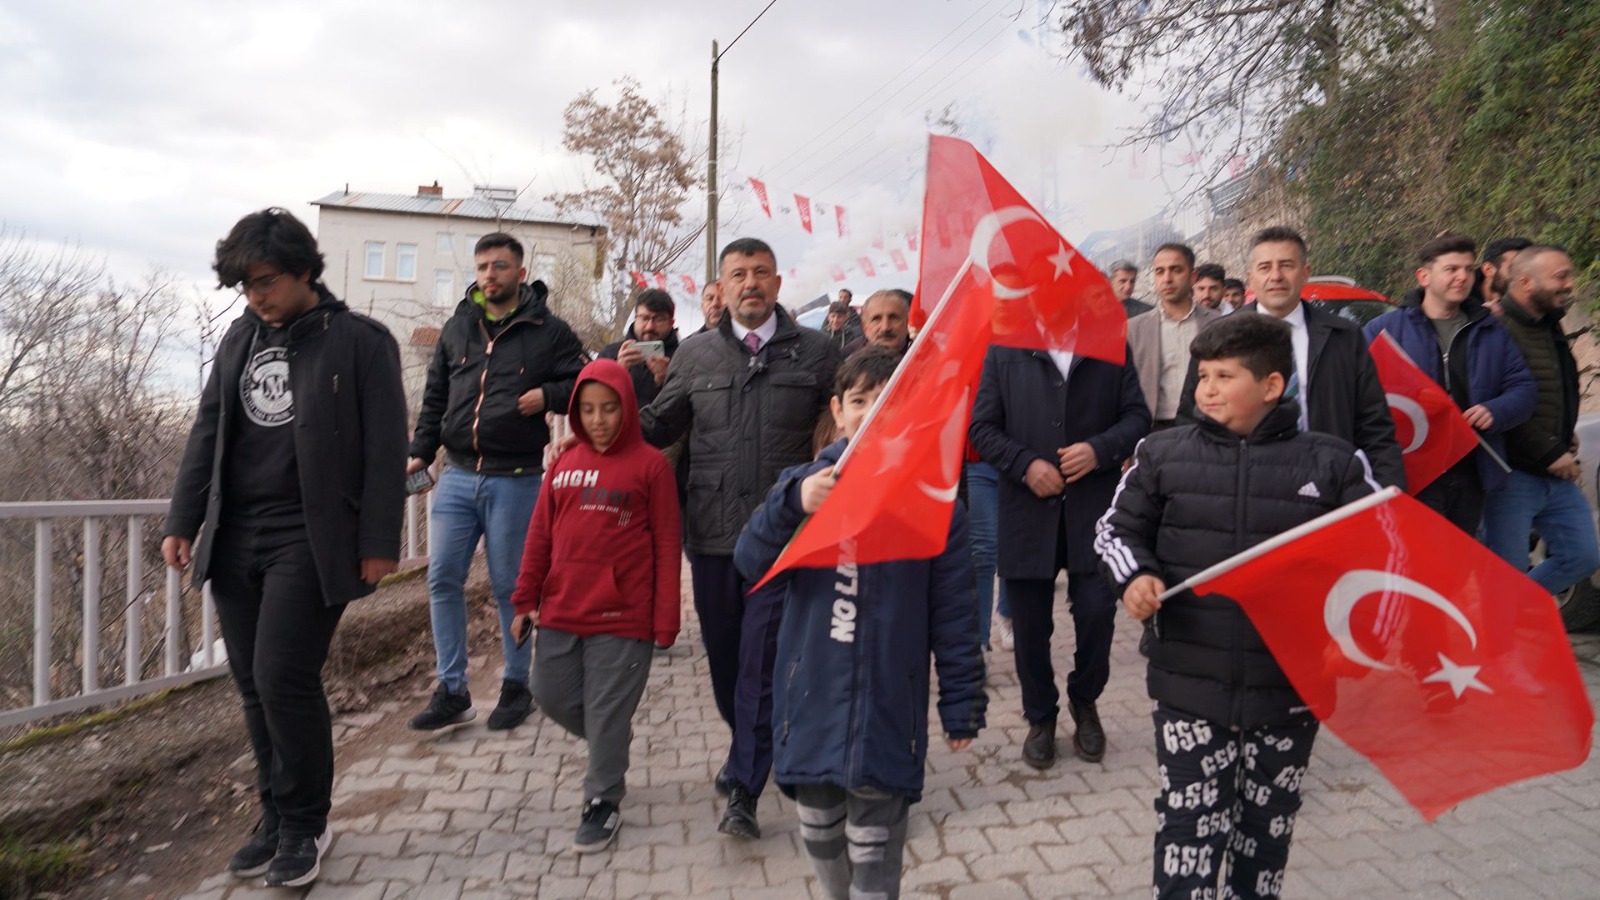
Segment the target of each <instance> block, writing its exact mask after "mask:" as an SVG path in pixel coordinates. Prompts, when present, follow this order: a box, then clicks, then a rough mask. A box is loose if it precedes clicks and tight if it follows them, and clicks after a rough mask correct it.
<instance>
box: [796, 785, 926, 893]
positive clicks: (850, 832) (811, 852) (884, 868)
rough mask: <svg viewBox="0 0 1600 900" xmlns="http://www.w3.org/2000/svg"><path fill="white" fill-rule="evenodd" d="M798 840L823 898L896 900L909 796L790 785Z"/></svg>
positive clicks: (871, 790)
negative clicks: (795, 808)
mask: <svg viewBox="0 0 1600 900" xmlns="http://www.w3.org/2000/svg"><path fill="white" fill-rule="evenodd" d="M794 795H795V796H794V799H795V803H796V805H797V806H798V808H799V812H800V839H801V841H802V842H803V843H804V844H805V847H806V855H807V856H809V857H811V864H812V866H814V867H815V868H816V870H817V879H818V880H819V881H820V882H821V883H822V892H823V893H824V894H826V895H827V896H828V898H829V900H896V898H898V897H899V896H900V866H901V858H902V857H903V856H904V853H905V849H906V814H907V813H908V812H909V811H910V809H911V800H910V798H908V797H904V796H901V795H898V794H886V793H884V792H882V791H879V790H874V789H873V788H867V787H862V788H855V789H853V790H845V789H844V788H842V787H839V786H838V785H832V784H802V785H796V786H795V789H794Z"/></svg>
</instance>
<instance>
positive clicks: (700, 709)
mask: <svg viewBox="0 0 1600 900" xmlns="http://www.w3.org/2000/svg"><path fill="white" fill-rule="evenodd" d="M684 622H685V629H684V634H683V635H682V637H681V639H680V642H679V644H678V646H677V647H675V648H674V649H673V650H671V651H669V652H667V653H658V654H657V656H656V659H655V665H654V669H653V670H652V672H651V676H650V686H649V689H648V691H647V692H646V693H645V696H644V700H643V702H642V703H641V704H640V710H639V714H638V716H637V718H636V720H635V728H636V736H635V739H634V746H633V769H632V771H630V772H629V777H628V781H629V793H628V797H627V799H626V800H625V801H624V803H623V813H622V815H623V820H624V823H625V825H624V827H623V829H622V831H621V833H620V835H619V838H618V842H617V844H616V845H615V847H614V849H612V850H610V851H608V852H604V853H599V854H595V855H591V856H585V857H579V856H577V855H575V854H574V853H573V852H572V851H571V849H570V844H571V841H572V833H573V831H574V829H575V828H576V827H577V822H578V806H579V803H580V802H581V790H582V788H581V785H582V780H583V771H584V760H585V756H584V751H583V747H582V746H581V744H579V743H578V742H577V741H575V740H574V739H572V738H570V737H568V736H567V735H566V733H565V732H563V731H562V730H561V729H560V728H559V727H557V726H556V725H554V724H553V723H551V722H549V721H548V720H546V719H544V718H543V717H542V716H539V715H537V714H535V716H534V717H533V718H532V719H530V720H529V722H528V723H527V724H526V725H523V726H522V727H520V728H518V729H516V730H514V731H512V732H509V733H490V732H488V731H485V730H484V728H483V725H482V722H483V716H482V715H480V716H479V719H478V720H477V722H475V723H473V724H472V725H471V726H468V727H466V728H464V729H462V730H458V731H456V732H455V733H453V734H449V735H445V736H440V737H432V736H427V737H420V738H416V739H411V738H410V737H409V736H408V737H407V738H405V739H403V740H401V741H400V742H397V743H395V744H393V745H392V746H389V747H387V748H386V749H384V750H383V751H382V752H381V754H378V755H373V756H370V757H367V758H363V759H358V760H356V761H354V762H346V763H345V764H344V765H343V768H342V771H341V772H340V774H339V778H338V782H337V785H336V789H335V794H334V818H333V821H332V827H333V829H334V833H335V839H334V843H333V847H332V849H331V850H330V851H329V854H328V856H327V857H326V859H325V860H324V863H323V869H322V877H321V879H320V880H319V882H318V883H317V884H316V885H315V886H313V887H312V888H310V889H309V890H306V891H285V890H274V889H268V888H264V887H260V886H259V883H257V884H254V885H252V884H246V883H244V882H239V881H236V880H233V879H231V878H229V877H228V876H227V875H225V874H219V875H216V876H213V877H210V878H207V879H205V880H204V881H203V882H202V883H201V884H199V885H197V886H196V890H195V892H194V893H191V894H188V895H187V896H186V897H185V898H184V900H223V898H226V900H283V898H288V897H306V898H309V900H488V898H513V897H540V898H575V897H607V898H609V897H619V898H636V897H650V898H673V897H693V898H696V900H719V898H738V900H761V898H806V897H820V896H821V894H820V893H818V890H817V887H816V883H815V879H814V878H813V877H812V876H811V872H810V866H809V864H808V863H807V861H806V859H805V857H804V855H803V853H802V851H801V849H800V842H799V836H798V834H797V827H796V823H795V820H794V807H793V805H792V804H791V803H789V802H788V801H787V800H785V799H783V798H782V797H781V795H779V794H778V792H777V791H776V790H775V789H772V788H769V789H768V791H767V793H766V794H765V795H764V796H763V797H762V798H761V807H760V812H761V823H762V830H763V833H764V835H763V837H762V839H761V840H759V841H753V842H743V841H736V840H733V839H730V838H726V837H723V836H722V835H719V834H717V832H716V823H717V818H718V814H719V812H720V807H719V804H718V803H717V802H716V797H715V795H714V794H713V793H712V789H711V778H712V775H713V774H714V773H715V772H716V770H717V768H718V766H719V765H720V764H721V761H722V758H723V754H724V752H725V751H726V748H727V740H728V738H727V729H726V727H725V726H724V725H723V724H722V722H721V720H720V719H719V718H718V717H717V713H716V710H715V709H714V707H713V705H712V701H711V693H710V690H709V684H710V682H709V680H708V677H707V675H706V666H705V659H704V656H703V654H702V652H701V648H700V646H699V643H698V642H699V633H698V628H697V627H696V625H695V622H694V615H693V612H692V610H691V609H690V607H689V606H688V604H687V603H685V615H684ZM1056 628H1057V635H1058V639H1057V649H1056V666H1057V670H1058V673H1060V674H1062V675H1063V676H1064V673H1065V671H1066V669H1067V665H1068V663H1069V662H1070V655H1069V654H1068V653H1067V652H1065V649H1064V648H1065V647H1067V646H1068V644H1067V642H1066V641H1065V640H1063V639H1062V638H1063V637H1065V636H1070V634H1071V630H1072V624H1071V619H1070V618H1069V617H1068V616H1067V615H1066V614H1065V610H1064V608H1063V609H1061V610H1060V612H1059V615H1058V618H1057V625H1056ZM1137 634H1138V629H1137V625H1136V623H1134V622H1133V621H1132V620H1130V619H1128V618H1126V617H1120V620H1119V624H1118V631H1117V639H1116V644H1115V647H1114V649H1113V653H1112V676H1111V684H1110V687H1109V688H1108V689H1107V691H1106V694H1105V696H1104V697H1103V698H1102V699H1101V703H1100V711H1101V717H1102V718H1103V720H1104V723H1105V727H1106V731H1107V737H1108V742H1109V750H1108V752H1107V754H1106V758H1105V761H1104V762H1103V763H1099V764H1088V763H1084V762H1082V761H1080V760H1077V759H1076V758H1073V757H1071V756H1070V745H1067V746H1066V750H1067V751H1068V753H1067V755H1064V756H1063V758H1062V760H1061V762H1059V763H1058V764H1057V765H1056V767H1055V768H1054V769H1052V770H1050V771H1048V772H1044V773H1038V772H1034V771H1033V770H1031V769H1029V768H1028V767H1027V766H1025V765H1023V763H1022V762H1021V759H1020V752H1021V745H1022V739H1023V736H1024V735H1025V734H1026V730H1027V729H1026V726H1025V724H1024V722H1023V720H1022V716H1021V712H1020V700H1019V697H1018V689H1017V684H1016V677H1015V669H1014V666H1013V664H1012V662H1011V660H1010V658H1009V654H1006V653H1003V652H998V651H997V652H996V653H994V654H993V655H991V657H990V660H991V670H992V671H991V672H990V676H989V683H990V686H991V701H990V714H989V722H990V727H989V728H988V729H987V730H986V731H984V733H983V734H982V735H980V736H979V738H978V740H977V741H976V742H975V743H974V745H973V748H972V749H971V750H968V751H965V752H962V753H952V752H951V751H950V750H949V749H948V748H947V747H945V746H944V744H943V742H942V741H938V740H935V741H934V744H933V746H934V749H933V751H932V753H931V754H930V759H929V772H928V781H927V793H926V796H925V797H924V799H923V801H922V803H920V804H918V805H916V806H914V807H912V814H911V823H910V839H909V846H908V848H907V853H906V866H907V868H906V873H905V879H904V891H903V896H905V897H907V898H934V897H938V898H947V900H978V898H983V900H988V898H1021V897H1031V898H1057V897H1107V896H1109V897H1129V898H1143V897H1148V896H1149V887H1148V885H1149V878H1150V872H1151V861H1150V855H1151V835H1152V831H1153V829H1154V824H1155V823H1154V819H1155V815H1154V813H1153V812H1152V809H1151V801H1152V797H1153V792H1154V790H1155V784H1156V775H1155V753H1154V748H1153V743H1154V737H1153V735H1152V731H1151V723H1150V716H1149V701H1148V700H1147V699H1146V698H1145V694H1144V682H1143V673H1144V669H1143V664H1142V663H1143V661H1142V660H1141V659H1140V657H1139V656H1138V652H1137V649H1136V646H1135V642H1136V638H1137ZM1574 647H1575V649H1576V650H1577V653H1578V657H1579V662H1580V666H1581V668H1582V670H1583V676H1584V681H1585V683H1586V684H1587V685H1588V687H1589V690H1590V694H1591V697H1593V696H1595V695H1596V685H1597V682H1600V636H1579V637H1576V638H1575V639H1574ZM491 668H493V667H490V666H486V665H483V664H482V663H480V662H478V661H474V665H473V670H474V671H475V672H483V671H486V670H489V669H491ZM479 687H480V689H483V693H482V694H481V695H480V696H487V697H493V696H494V693H493V686H491V685H489V684H487V683H485V684H484V685H480V686H479ZM381 712H382V713H383V714H384V715H390V716H396V717H400V716H404V715H406V714H407V713H408V712H409V710H407V709H402V708H401V704H399V703H398V702H397V703H391V704H389V705H388V706H386V707H384V708H383V709H382V710H381ZM368 715H370V714H368ZM933 721H935V722H937V717H935V718H934V719H933ZM1483 725H1484V728H1486V729H1488V728H1506V727H1516V723H1514V722H1485V723H1483ZM1063 730H1064V732H1065V733H1064V734H1063V743H1064V744H1065V743H1066V738H1067V737H1068V736H1069V734H1070V732H1067V731H1066V728H1065V727H1064V729H1063ZM936 737H937V736H936ZM222 864H223V860H221V859H219V860H218V868H219V870H220V868H221V866H222ZM1284 895H1285V896H1287V897H1377V898H1384V897H1396V898H1398V897H1404V898H1408V900H1428V898H1459V897H1466V898H1497V900H1499V898H1516V897H1530V898H1533V897H1538V898H1550V897H1570V898H1581V897H1590V898H1592V897H1600V762H1596V761H1595V759H1593V758H1591V759H1590V761H1589V762H1588V763H1586V764H1585V765H1584V766H1583V767H1582V768H1579V769H1576V770H1573V771H1571V772H1567V773H1563V774H1560V775H1555V776H1550V777H1545V778H1541V779H1538V780H1535V781H1530V782H1525V783H1523V784H1520V785H1515V786H1513V787H1510V788H1507V789H1504V790H1501V791H1498V792H1496V793H1494V794H1491V795H1489V796H1487V797H1481V798H1478V799H1476V800H1473V801H1471V802H1468V803H1466V804H1463V805H1462V806H1461V807H1459V808H1457V809H1455V810H1452V811H1451V812H1449V813H1446V814H1445V815H1444V816H1443V817H1441V818H1440V819H1439V820H1438V821H1436V822H1434V823H1433V824H1427V823H1424V822H1423V821H1422V819H1421V818H1420V817H1419V816H1418V815H1417V814H1416V813H1415V812H1414V811H1412V810H1411V809H1410V807H1408V806H1406V805H1405V804H1404V803H1403V801H1401V800H1400V798H1399V796H1398V794H1397V793H1396V792H1395V791H1394V790H1393V789H1392V788H1390V787H1389V785H1388V784H1387V783H1386V782H1384V781H1383V780H1382V779H1381V778H1380V777H1379V776H1378V775H1377V773H1376V772H1375V770H1374V769H1373V768H1372V767H1371V766H1370V765H1369V764H1367V763H1366V762H1365V761H1364V760H1362V759H1361V758H1360V757H1358V756H1357V755H1356V754H1354V753H1353V752H1351V751H1350V750H1349V749H1348V748H1347V747H1345V746H1344V745H1343V744H1341V743H1340V742H1338V741H1337V740H1336V739H1334V738H1333V737H1332V736H1331V735H1329V734H1328V733H1327V732H1324V733H1323V735H1322V737H1321V738H1320V739H1319V741H1318V746H1317V750H1316V753H1315V756H1314V758H1313V760H1312V764H1311V767H1310V771H1309V772H1308V773H1307V776H1306V781H1305V809H1304V811H1303V812H1302V813H1301V815H1300V818H1299V824H1298V826H1297V828H1296V837H1295V845H1294V851H1293V855H1292V857H1291V860H1290V864H1289V870H1288V878H1287V881H1286V883H1285V885H1284Z"/></svg>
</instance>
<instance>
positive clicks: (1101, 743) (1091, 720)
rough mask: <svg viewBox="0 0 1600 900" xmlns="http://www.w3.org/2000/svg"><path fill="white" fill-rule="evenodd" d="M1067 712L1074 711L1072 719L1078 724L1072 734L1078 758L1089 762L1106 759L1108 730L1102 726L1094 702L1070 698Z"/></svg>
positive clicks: (1073, 745)
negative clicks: (1074, 700)
mask: <svg viewBox="0 0 1600 900" xmlns="http://www.w3.org/2000/svg"><path fill="white" fill-rule="evenodd" d="M1067 712H1070V713H1072V721H1073V722H1075V723H1077V726H1078V730H1077V731H1076V732H1074V733H1073V735H1072V749H1074V750H1076V751H1078V758H1079V759H1083V760H1085V761H1087V762H1099V761H1100V760H1102V759H1104V758H1105V755H1106V730H1105V729H1104V728H1102V727H1100V712H1099V710H1097V709H1095V708H1094V704H1093V703H1073V702H1072V701H1071V700H1068V701H1067Z"/></svg>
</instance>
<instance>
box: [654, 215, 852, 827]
mask: <svg viewBox="0 0 1600 900" xmlns="http://www.w3.org/2000/svg"><path fill="white" fill-rule="evenodd" d="M719 265H720V266H721V273H722V277H721V278H720V279H719V280H718V282H717V284H718V286H719V288H720V290H721V293H722V297H723V299H724V300H725V301H726V305H727V308H726V313H725V314H724V315H723V316H722V317H721V319H720V321H719V322H718V324H717V325H716V326H715V327H714V328H712V329H711V330H709V331H705V332H701V333H698V334H692V335H690V336H689V337H687V338H685V339H684V341H683V345H682V346H681V347H679V349H678V354H677V356H675V357H673V359H672V365H671V366H670V367H668V369H667V380H666V382H665V383H664V384H662V385H661V392H660V393H659V394H657V395H656V399H655V401H654V402H653V403H651V404H650V405H649V406H647V407H645V408H644V409H642V410H640V413H639V424H640V427H641V428H642V429H643V431H644V436H645V440H647V441H649V442H650V443H651V444H654V445H655V446H657V447H666V446H670V445H671V444H672V443H673V442H675V441H677V440H678V439H679V438H681V437H683V436H684V435H688V439H689V441H688V456H689V478H688V499H687V502H686V503H685V504H684V507H683V509H684V516H683V518H684V523H683V548H684V551H685V552H686V553H687V554H688V557H689V571H690V577H691V579H692V581H693V587H694V607H695V613H696V615H697V616H698V617H699V619H700V636H701V640H703V641H704V642H705V646H706V662H707V665H708V668H709V669H710V671H711V692H712V696H713V698H714V699H715V701H716V704H717V711H718V712H719V713H721V715H722V718H723V720H724V721H726V722H727V723H728V726H729V727H730V728H731V729H732V732H733V735H732V741H731V745H730V746H729V748H728V761H727V764H726V765H725V766H724V767H723V769H722V771H721V772H720V773H719V774H718V776H717V779H716V787H717V790H718V791H719V792H722V793H726V794H727V795H728V805H727V808H726V810H725V812H724V815H723V817H722V822H721V824H720V825H719V826H718V830H719V831H721V832H722V833H724V834H729V835H734V836H736V837H745V838H757V837H760V836H761V828H760V826H759V824H758V823H757V821H756V800H757V798H759V797H760V796H761V791H762V790H763V788H764V787H765V786H766V783H767V778H768V776H769V775H770V774H771V771H772V662H773V659H774V658H775V657H776V655H777V641H778V622H779V613H780V612H781V611H782V607H783V594H782V591H781V590H778V589H776V588H774V587H773V586H772V585H768V586H766V587H764V588H762V589H761V590H759V591H756V592H755V593H750V587H751V585H750V584H749V583H748V582H746V581H745V580H744V579H743V578H742V577H740V575H739V570H738V569H736V568H734V565H733V548H734V544H735V543H737V541H738V540H739V532H740V531H742V530H743V529H744V526H745V523H746V522H748V521H750V514H751V513H753V512H754V511H755V509H756V507H758V506H760V505H761V503H762V501H763V500H764V499H765V498H766V496H767V491H768V490H770V489H771V488H772V485H773V483H774V482H776V481H777V479H778V473H779V472H781V471H783V470H784V469H787V468H789V467H790V466H796V465H800V464H801V463H806V462H810V461H811V459H812V456H813V453H812V447H811V440H812V433H813V432H814V431H815V429H816V425H817V418H818V416H821V415H826V410H827V408H828V397H829V396H830V395H831V394H832V391H833V376H834V372H835V370H837V369H838V368H839V362H840V356H839V348H838V347H837V346H836V345H835V344H833V343H832V341H831V340H830V339H829V338H827V337H826V336H824V335H823V334H822V333H821V332H819V331H814V330H812V329H810V328H805V327H803V326H801V325H798V324H796V323H795V321H794V319H792V318H790V316H789V314H788V313H787V312H785V311H784V310H783V308H782V307H781V306H779V305H778V291H779V289H780V288H781V287H782V285H783V278H782V277H781V276H779V275H778V264H777V261H776V258H775V257H774V256H773V253H772V248H771V247H769V246H767V245H766V244H765V243H763V242H762V241H759V240H755V239H754V238H741V239H739V240H736V241H733V242H732V243H730V244H728V246H726V247H724V248H723V250H722V254H721V258H720V260H719Z"/></svg>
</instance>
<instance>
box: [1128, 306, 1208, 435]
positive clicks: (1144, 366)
mask: <svg viewBox="0 0 1600 900" xmlns="http://www.w3.org/2000/svg"><path fill="white" fill-rule="evenodd" d="M1220 318H1222V313H1220V312H1218V311H1217V310H1214V309H1212V308H1210V307H1208V306H1204V305H1202V304H1199V303H1196V304H1195V305H1194V319H1195V326H1196V327H1195V334H1199V333H1200V332H1202V331H1205V330H1206V327H1207V326H1209V325H1210V324H1211V323H1212V322H1215V321H1216V320H1218V319H1220ZM1128 346H1129V348H1130V349H1131V351H1132V353H1133V367H1134V369H1136V370H1138V372H1139V390H1141V391H1144V403H1145V405H1146V406H1148V407H1150V415H1152V416H1154V415H1155V414H1156V400H1157V399H1158V392H1159V391H1160V390H1161V307H1159V306H1157V307H1156V308H1155V309H1152V310H1150V311H1149V312H1147V313H1140V314H1139V315H1137V316H1134V317H1133V318H1131V319H1129V320H1128ZM1185 368H1186V369H1187V367H1185Z"/></svg>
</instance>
